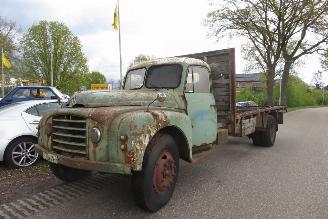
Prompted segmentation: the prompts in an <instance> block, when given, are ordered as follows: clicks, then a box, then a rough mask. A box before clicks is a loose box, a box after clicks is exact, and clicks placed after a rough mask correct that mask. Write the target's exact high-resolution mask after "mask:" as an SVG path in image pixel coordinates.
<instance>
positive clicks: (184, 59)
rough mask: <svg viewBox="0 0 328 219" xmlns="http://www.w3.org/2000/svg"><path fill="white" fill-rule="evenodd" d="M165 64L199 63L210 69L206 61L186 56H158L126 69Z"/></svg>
mask: <svg viewBox="0 0 328 219" xmlns="http://www.w3.org/2000/svg"><path fill="white" fill-rule="evenodd" d="M165 64H182V65H183V64H185V65H201V66H204V67H207V68H208V69H210V66H209V65H208V64H207V63H206V62H204V61H202V60H200V59H194V58H188V57H169V58H159V59H152V60H149V61H144V62H140V63H138V64H135V65H133V66H132V67H130V68H129V69H128V71H129V70H132V69H138V68H145V67H149V66H152V65H165Z"/></svg>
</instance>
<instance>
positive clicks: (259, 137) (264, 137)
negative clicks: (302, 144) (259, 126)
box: [252, 115, 277, 147]
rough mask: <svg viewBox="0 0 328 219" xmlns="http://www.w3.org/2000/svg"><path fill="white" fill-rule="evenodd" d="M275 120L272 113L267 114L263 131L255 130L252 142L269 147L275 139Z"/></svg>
mask: <svg viewBox="0 0 328 219" xmlns="http://www.w3.org/2000/svg"><path fill="white" fill-rule="evenodd" d="M276 134H277V121H276V119H275V118H274V117H273V116H272V115H268V121H267V127H266V129H265V130H264V131H256V132H255V133H254V134H253V136H252V140H253V144H254V145H258V146H264V147H271V146H273V145H274V142H275V141H276Z"/></svg>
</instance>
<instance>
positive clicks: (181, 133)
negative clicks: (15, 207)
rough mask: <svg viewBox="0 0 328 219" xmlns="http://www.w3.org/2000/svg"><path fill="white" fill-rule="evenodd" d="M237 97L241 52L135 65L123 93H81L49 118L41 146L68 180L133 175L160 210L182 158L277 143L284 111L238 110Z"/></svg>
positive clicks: (152, 207)
mask: <svg viewBox="0 0 328 219" xmlns="http://www.w3.org/2000/svg"><path fill="white" fill-rule="evenodd" d="M235 100H236V82H235V50H234V49H226V50H219V51H211V52H205V53H197V54H190V55H185V56H183V57H172V58H162V59H157V60H152V61H148V62H144V63H140V64H137V65H135V66H133V67H131V68H130V69H129V70H128V71H127V74H126V76H125V80H124V86H123V89H122V90H117V91H100V92H99V91H98V92H95V91H87V92H82V93H77V94H75V95H74V96H73V97H72V98H71V99H70V100H69V103H68V105H67V106H66V107H64V108H62V109H59V110H56V111H54V112H52V113H50V114H48V115H46V116H44V117H43V118H42V120H41V122H40V124H39V132H38V136H39V140H38V145H37V148H38V151H39V153H40V154H41V155H42V156H43V158H44V159H46V160H48V161H49V166H50V169H51V170H52V172H53V173H54V175H55V176H56V177H58V178H59V179H61V180H64V181H75V180H79V179H81V178H84V177H86V176H88V175H89V173H90V172H95V171H99V172H106V173H118V174H130V175H132V177H131V178H132V187H133V191H134V197H135V200H136V202H137V204H138V205H139V206H141V207H142V208H144V209H146V210H149V211H151V212H154V211H157V210H158V209H160V208H161V207H162V206H164V205H165V204H166V203H167V202H168V201H169V200H170V198H171V196H172V194H173V191H174V187H175V184H176V181H177V178H178V174H179V159H183V160H185V161H187V162H195V161H197V160H199V159H200V158H203V157H206V156H207V155H208V154H209V153H210V152H211V151H212V150H214V149H215V148H216V147H217V145H219V144H222V143H224V142H226V141H227V139H228V135H231V136H238V137H243V136H248V137H249V138H251V139H252V140H253V143H254V144H255V145H259V146H265V147H269V146H272V145H273V144H274V142H275V138H276V132H277V130H278V124H282V123H283V110H284V107H283V106H270V107H255V108H252V109H246V108H243V109H240V110H238V109H237V108H236V104H235V102H236V101H235Z"/></svg>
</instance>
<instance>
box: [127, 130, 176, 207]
mask: <svg viewBox="0 0 328 219" xmlns="http://www.w3.org/2000/svg"><path fill="white" fill-rule="evenodd" d="M178 174H179V151H178V148H177V144H176V142H175V141H174V139H173V138H172V137H171V136H170V135H158V136H155V137H154V139H152V141H151V142H150V143H149V145H148V147H147V149H146V152H145V155H144V160H143V165H142V171H140V172H134V173H133V176H132V186H133V192H134V197H135V200H136V202H137V204H138V205H139V206H140V207H141V208H143V209H145V210H147V211H150V212H155V211H157V210H159V209H160V208H161V207H163V206H164V205H166V204H167V203H168V202H169V201H170V199H171V197H172V194H173V191H174V187H175V184H176V181H177V178H178Z"/></svg>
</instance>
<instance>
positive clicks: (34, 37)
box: [22, 21, 88, 94]
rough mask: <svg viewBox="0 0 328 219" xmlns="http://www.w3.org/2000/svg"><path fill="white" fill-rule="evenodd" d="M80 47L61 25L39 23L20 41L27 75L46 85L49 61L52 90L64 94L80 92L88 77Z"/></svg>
mask: <svg viewBox="0 0 328 219" xmlns="http://www.w3.org/2000/svg"><path fill="white" fill-rule="evenodd" d="M81 47H82V46H81V43H80V40H79V39H78V38H77V37H76V36H75V35H74V34H73V33H72V32H71V31H70V30H69V29H68V27H67V26H66V25H65V24H63V23H60V22H56V21H51V22H48V21H40V22H39V23H38V24H35V25H32V26H31V27H30V28H29V29H28V31H27V33H26V34H25V35H24V37H23V40H22V50H23V59H24V63H25V65H26V68H27V75H28V76H29V78H38V79H43V80H45V81H46V84H47V85H50V84H51V57H52V66H53V76H54V86H56V87H58V88H59V89H60V90H62V91H63V92H64V93H67V94H72V93H73V92H75V91H78V90H80V88H81V86H82V85H83V83H84V74H86V73H88V66H87V59H86V57H85V55H84V54H83V52H82V48H81Z"/></svg>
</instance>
